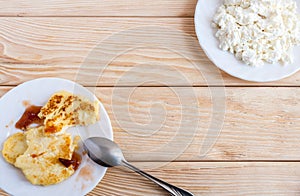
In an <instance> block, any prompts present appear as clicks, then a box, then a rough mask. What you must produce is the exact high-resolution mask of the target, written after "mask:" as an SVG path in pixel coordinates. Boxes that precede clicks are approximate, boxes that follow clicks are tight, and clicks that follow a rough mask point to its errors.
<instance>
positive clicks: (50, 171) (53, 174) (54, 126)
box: [2, 91, 99, 186]
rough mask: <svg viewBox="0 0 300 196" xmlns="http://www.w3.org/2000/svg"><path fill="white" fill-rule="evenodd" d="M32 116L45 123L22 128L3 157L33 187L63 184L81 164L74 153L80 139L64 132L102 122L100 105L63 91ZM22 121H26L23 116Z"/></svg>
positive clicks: (13, 137) (7, 145) (5, 148)
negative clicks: (22, 174)
mask: <svg viewBox="0 0 300 196" xmlns="http://www.w3.org/2000/svg"><path fill="white" fill-rule="evenodd" d="M27 113H28V111H27ZM24 114H26V111H25V112H24ZM31 116H34V117H36V116H38V117H39V118H40V119H41V120H42V121H43V123H42V124H41V125H40V126H37V127H30V126H22V129H23V130H24V132H18V133H15V134H14V135H12V136H10V137H9V138H8V139H7V140H6V141H5V142H4V145H3V149H2V155H3V157H4V159H5V160H6V161H7V162H9V163H10V164H13V165H14V166H15V167H17V168H19V169H21V170H22V172H23V173H24V175H25V177H26V178H27V179H28V180H29V181H30V182H31V183H32V184H35V185H45V186H46V185H51V184H57V183H59V182H62V181H63V180H65V179H67V178H68V177H70V176H71V175H72V174H73V173H74V172H75V170H76V168H77V167H78V165H79V164H80V158H79V157H78V155H77V156H76V153H75V151H76V149H77V148H78V141H79V139H80V137H79V136H75V137H74V138H73V137H72V136H71V134H70V133H66V132H65V130H66V129H67V128H68V127H71V126H76V125H89V124H93V123H95V122H96V121H97V120H99V106H98V102H91V101H89V100H88V99H86V98H84V97H79V96H77V95H73V94H71V93H69V92H66V91H60V92H57V93H55V94H54V95H52V96H51V97H50V99H49V100H48V102H47V103H46V105H45V106H43V107H42V108H41V109H40V111H38V113H36V114H31ZM21 119H23V120H24V119H26V118H25V117H24V115H23V116H22V117H21ZM17 124H22V123H20V122H18V123H17ZM23 124H24V123H23ZM25 124H26V122H25Z"/></svg>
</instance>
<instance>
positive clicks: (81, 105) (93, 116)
mask: <svg viewBox="0 0 300 196" xmlns="http://www.w3.org/2000/svg"><path fill="white" fill-rule="evenodd" d="M39 117H40V118H42V119H44V125H45V133H46V134H51V133H60V132H63V131H64V130H65V129H66V128H67V127H70V126H76V125H90V124H94V123H96V121H98V120H99V104H98V102H97V101H95V102H91V101H90V100H88V99H86V98H83V97H80V96H77V95H73V94H71V93H69V92H66V91H60V92H57V93H55V94H53V95H52V96H51V97H50V99H49V100H48V102H47V103H46V105H45V106H44V107H42V109H41V112H40V113H39Z"/></svg>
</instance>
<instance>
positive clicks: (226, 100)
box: [0, 0, 300, 196]
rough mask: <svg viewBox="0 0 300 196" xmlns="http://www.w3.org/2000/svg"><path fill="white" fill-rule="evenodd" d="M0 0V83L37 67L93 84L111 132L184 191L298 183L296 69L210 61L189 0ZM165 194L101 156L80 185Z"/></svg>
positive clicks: (286, 189) (39, 72) (264, 189)
mask: <svg viewBox="0 0 300 196" xmlns="http://www.w3.org/2000/svg"><path fill="white" fill-rule="evenodd" d="M0 5H1V6H0V7H1V9H0V15H1V18H0V55H1V56H0V84H1V87H0V93H1V95H3V94H4V93H6V92H7V91H8V90H10V89H11V88H13V87H14V86H16V85H18V84H21V83H22V82H25V81H28V80H31V79H35V78H39V77H61V78H66V79H70V80H74V81H76V82H78V83H80V84H82V85H84V86H87V87H89V88H90V89H91V90H92V91H95V93H96V95H97V96H98V98H99V99H100V100H101V101H102V102H103V104H104V106H105V107H106V109H107V111H108V113H109V115H110V118H111V121H112V126H113V129H114V138H115V141H116V142H118V143H119V144H120V146H121V147H122V148H123V149H124V153H125V156H126V157H127V159H128V160H129V161H131V162H133V163H134V164H135V165H137V166H138V167H141V168H142V169H145V170H146V171H147V172H149V173H150V174H153V175H155V176H157V177H159V178H162V179H164V180H166V181H168V182H170V183H173V184H174V185H178V186H181V187H183V188H186V189H188V190H190V191H192V192H193V193H195V195H201V194H203V195H277V194H280V195H297V194H299V193H300V165H299V160H300V151H299V149H300V121H299V117H300V113H299V110H298V109H299V108H298V107H299V103H300V96H299V95H300V90H299V88H298V87H299V80H300V73H297V74H295V75H294V76H292V77H289V78H286V79H284V80H281V81H277V82H271V83H252V82H246V81H242V80H239V79H236V78H234V77H231V76H229V75H227V74H225V73H223V72H219V71H218V70H217V69H216V68H215V66H214V65H213V64H212V63H211V62H210V60H209V59H208V58H207V57H206V55H205V54H204V52H203V51H202V49H201V48H200V46H199V45H198V43H197V40H196V36H195V31H194V23H193V14H194V8H195V5H196V0H163V1H161V0H152V1H142V0H127V1H121V0H73V1H67V0H55V1H48V2H45V1H30V0H10V1H1V2H0ZM203 9H205V8H203ZM147 33H148V35H149V36H146V35H147ZM166 35H168V36H166ZM123 38H124V39H123ZM150 38H151V39H152V40H153V42H151V40H150ZM166 40H167V43H166V42H165V41H166ZM147 41H148V42H147ZM118 42H120V43H118ZM146 42H147V43H146ZM135 43H141V44H140V45H135ZM161 43H163V44H166V47H163V45H162V44H161ZM91 51H93V52H94V53H93V52H91ZM99 70H100V72H99ZM220 76H222V77H220ZM216 104H217V105H218V107H217V108H215V107H214V105H216ZM218 108H221V109H220V110H218ZM210 126H212V127H210ZM0 193H1V195H7V194H5V193H4V192H0ZM164 194H165V192H163V191H162V190H161V189H160V188H158V187H157V186H155V185H153V184H152V183H151V182H148V181H147V180H145V179H143V178H142V177H140V176H138V175H136V174H134V173H132V172H130V171H127V170H124V169H121V168H111V169H109V170H108V172H107V173H106V175H105V177H104V178H103V180H102V181H101V183H99V185H98V186H97V187H96V188H95V189H94V190H93V191H92V192H91V193H89V194H88V195H89V196H92V195H164ZM165 195H166V194H165Z"/></svg>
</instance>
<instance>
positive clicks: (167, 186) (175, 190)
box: [122, 160, 193, 196]
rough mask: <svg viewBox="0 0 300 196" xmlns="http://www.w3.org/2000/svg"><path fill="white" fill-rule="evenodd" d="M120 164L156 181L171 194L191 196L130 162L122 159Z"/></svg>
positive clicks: (174, 195) (191, 195) (173, 195)
mask: <svg viewBox="0 0 300 196" xmlns="http://www.w3.org/2000/svg"><path fill="white" fill-rule="evenodd" d="M122 165H123V166H125V167H127V168H129V169H131V170H133V171H135V172H136V173H138V174H140V175H142V176H144V177H145V178H148V179H149V180H151V181H153V182H154V183H156V184H157V185H159V186H160V187H162V188H163V189H165V190H166V191H168V192H169V193H170V194H171V195H172V196H193V194H192V193H190V192H188V191H186V190H183V189H181V188H178V187H176V186H173V185H171V184H169V183H167V182H164V181H162V180H160V179H158V178H156V177H154V176H151V175H150V174H147V173H146V172H144V171H142V170H140V169H138V168H137V167H135V166H133V165H131V164H130V163H128V162H127V161H124V160H123V161H122Z"/></svg>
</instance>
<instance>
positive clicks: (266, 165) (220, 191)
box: [0, 162, 300, 196]
mask: <svg viewBox="0 0 300 196" xmlns="http://www.w3.org/2000/svg"><path fill="white" fill-rule="evenodd" d="M133 164H135V165H136V166H138V167H147V165H153V164H155V163H151V162H150V163H149V162H147V163H133ZM146 171H147V172H149V173H150V174H153V175H154V176H157V177H159V178H161V179H165V180H167V181H168V182H170V183H172V184H174V185H177V186H180V187H182V188H185V189H188V190H190V191H192V192H193V193H194V194H195V195H299V194H300V189H299V183H300V177H299V175H300V167H299V163H298V162H289V163H288V162H285V163H283V162H281V163H280V162H260V163H255V162H253V163H251V162H195V163H194V162H191V163H188V162H187V163H184V162H179V163H177V162H174V163H168V164H166V165H165V166H163V167H160V168H156V169H147V170H146ZM0 194H1V195H3V196H7V194H5V193H3V192H1V191H0ZM98 195H103V196H106V195H107V196H111V195H116V196H117V195H118V196H119V195H120V196H122V195H167V194H166V193H165V192H164V191H162V190H161V189H160V188H158V187H157V186H156V185H153V184H152V183H151V182H149V181H148V180H146V179H144V178H143V177H141V176H139V175H138V174H135V173H133V172H131V171H128V170H126V169H122V168H110V169H108V171H107V173H106V175H105V176H104V178H103V180H102V181H101V182H100V183H99V184H98V186H97V187H96V188H95V189H94V190H93V191H92V192H91V193H89V194H88V196H98Z"/></svg>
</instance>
